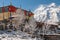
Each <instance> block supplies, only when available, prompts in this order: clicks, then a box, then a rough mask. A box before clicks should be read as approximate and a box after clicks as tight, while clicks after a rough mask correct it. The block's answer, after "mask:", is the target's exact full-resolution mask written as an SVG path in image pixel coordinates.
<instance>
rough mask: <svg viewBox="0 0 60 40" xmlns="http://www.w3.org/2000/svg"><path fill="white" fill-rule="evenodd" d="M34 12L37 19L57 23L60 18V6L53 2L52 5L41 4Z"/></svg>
mask: <svg viewBox="0 0 60 40" xmlns="http://www.w3.org/2000/svg"><path fill="white" fill-rule="evenodd" d="M34 14H35V15H34V18H35V20H36V21H39V22H41V21H42V22H47V23H52V24H55V23H56V22H59V20H60V6H59V5H58V6H57V5H56V4H55V3H51V4H50V5H40V6H39V7H38V8H37V9H36V10H35V11H34Z"/></svg>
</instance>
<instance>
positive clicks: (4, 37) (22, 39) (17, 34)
mask: <svg viewBox="0 0 60 40" xmlns="http://www.w3.org/2000/svg"><path fill="white" fill-rule="evenodd" d="M30 36H31V35H29V34H27V33H25V32H21V31H20V30H19V31H12V32H7V31H0V40H38V39H37V38H31V37H30ZM41 40H42V39H41Z"/></svg>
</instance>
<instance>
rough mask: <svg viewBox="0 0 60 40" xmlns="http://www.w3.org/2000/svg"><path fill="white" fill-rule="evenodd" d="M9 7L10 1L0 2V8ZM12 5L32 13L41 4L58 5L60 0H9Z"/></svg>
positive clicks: (0, 0) (1, 0)
mask: <svg viewBox="0 0 60 40" xmlns="http://www.w3.org/2000/svg"><path fill="white" fill-rule="evenodd" d="M3 1H4V6H8V5H10V0H0V7H1V6H3ZM11 2H12V5H13V6H16V7H20V5H21V8H22V9H25V10H31V11H34V10H35V9H36V8H37V7H38V6H39V5H41V4H45V5H48V4H51V3H56V5H60V0H11Z"/></svg>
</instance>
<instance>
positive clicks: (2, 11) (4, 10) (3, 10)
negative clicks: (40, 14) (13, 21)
mask: <svg viewBox="0 0 60 40" xmlns="http://www.w3.org/2000/svg"><path fill="white" fill-rule="evenodd" d="M17 9H19V8H17V7H15V6H13V5H9V6H4V7H0V20H4V19H8V18H9V17H11V15H14V14H15V12H16V10H17ZM22 11H23V12H24V14H25V15H26V16H27V15H28V16H29V17H30V16H32V15H34V14H33V13H32V12H30V11H27V10H24V9H22Z"/></svg>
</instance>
